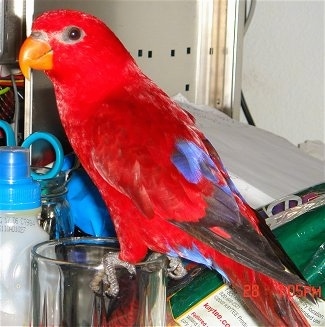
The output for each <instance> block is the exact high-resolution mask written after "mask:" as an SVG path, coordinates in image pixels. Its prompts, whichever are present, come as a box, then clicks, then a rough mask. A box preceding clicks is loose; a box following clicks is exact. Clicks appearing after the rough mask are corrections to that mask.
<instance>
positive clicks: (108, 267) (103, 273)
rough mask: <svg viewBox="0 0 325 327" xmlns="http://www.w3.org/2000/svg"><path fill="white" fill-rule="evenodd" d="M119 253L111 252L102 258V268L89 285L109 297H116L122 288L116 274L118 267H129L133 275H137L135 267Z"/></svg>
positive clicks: (96, 291)
mask: <svg viewBox="0 0 325 327" xmlns="http://www.w3.org/2000/svg"><path fill="white" fill-rule="evenodd" d="M118 255H119V253H116V252H114V253H112V252H109V253H107V254H106V255H105V256H104V258H103V259H102V265H101V269H100V270H99V271H98V272H97V273H96V274H95V276H94V278H93V280H92V281H91V282H90V285H89V286H90V288H91V289H92V290H93V291H94V292H95V293H102V294H105V295H106V296H107V297H116V296H117V295H118V293H119V290H120V289H119V283H118V280H117V275H116V268H117V267H123V268H125V269H127V270H128V271H129V273H130V274H131V276H133V275H135V273H136V271H135V267H134V266H133V265H131V264H129V263H128V262H125V261H122V260H120V259H119V258H118Z"/></svg>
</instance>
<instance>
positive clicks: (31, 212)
mask: <svg viewBox="0 0 325 327" xmlns="http://www.w3.org/2000/svg"><path fill="white" fill-rule="evenodd" d="M40 213H41V188H40V185H39V183H37V182H35V181H34V180H33V179H32V178H31V175H30V167H29V150H28V149H25V148H22V147H0V326H27V325H29V319H30V317H29V311H30V300H31V285H30V278H31V277H30V250H31V248H32V246H34V245H35V244H37V243H40V242H43V241H46V240H48V238H49V235H48V234H47V233H46V232H45V231H44V230H43V229H42V228H41V227H40V225H39V223H38V219H39V216H40Z"/></svg>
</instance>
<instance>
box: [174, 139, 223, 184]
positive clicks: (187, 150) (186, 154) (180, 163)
mask: <svg viewBox="0 0 325 327" xmlns="http://www.w3.org/2000/svg"><path fill="white" fill-rule="evenodd" d="M176 149H177V150H176V152H175V153H174V154H173V155H172V158H171V160H172V162H173V164H174V165H175V166H176V168H177V170H178V171H179V172H180V173H181V174H182V175H183V176H184V177H185V178H186V180H187V181H189V182H190V183H194V184H197V183H199V182H200V181H201V179H202V177H205V178H207V179H209V180H210V181H211V182H213V183H217V182H218V180H217V178H216V177H215V175H214V174H213V173H212V170H213V169H216V166H215V164H214V162H213V161H212V159H211V158H210V157H209V155H208V154H207V153H206V152H204V151H203V150H202V149H201V148H200V147H199V146H197V145H196V144H195V143H193V142H189V141H184V140H183V141H179V142H177V143H176Z"/></svg>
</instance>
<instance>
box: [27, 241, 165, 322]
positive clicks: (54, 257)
mask: <svg viewBox="0 0 325 327" xmlns="http://www.w3.org/2000/svg"><path fill="white" fill-rule="evenodd" d="M116 251H119V246H118V242H117V240H116V239H115V238H105V239H104V238H91V237H82V238H66V239H60V240H52V241H47V242H43V243H40V244H38V245H36V246H34V247H33V249H32V253H31V254H32V304H31V306H32V307H31V326H43V327H45V326H71V327H75V326H165V320H166V314H165V310H166V285H165V278H166V257H165V256H163V255H161V256H159V257H158V258H157V259H155V260H152V261H146V262H142V263H139V264H137V265H136V275H135V276H133V275H131V274H130V273H129V272H128V271H127V270H126V269H125V268H118V269H117V276H118V282H119V286H120V291H119V294H118V296H117V297H116V298H112V297H108V296H106V295H104V294H97V293H95V292H93V290H92V289H91V288H90V286H89V285H90V283H91V281H92V279H93V278H94V277H95V275H96V273H97V272H98V271H99V270H100V268H101V259H102V257H103V256H104V254H105V253H107V252H116Z"/></svg>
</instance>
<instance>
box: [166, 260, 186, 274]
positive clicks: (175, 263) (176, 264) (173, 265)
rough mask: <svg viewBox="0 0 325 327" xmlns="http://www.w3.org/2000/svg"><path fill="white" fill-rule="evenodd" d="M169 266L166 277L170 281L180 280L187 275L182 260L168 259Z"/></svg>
mask: <svg viewBox="0 0 325 327" xmlns="http://www.w3.org/2000/svg"><path fill="white" fill-rule="evenodd" d="M167 257H168V259H169V265H168V268H167V272H168V276H169V277H170V278H172V279H181V278H183V277H184V276H185V275H186V274H187V270H186V269H185V267H184V265H183V262H182V259H181V258H179V257H170V256H167Z"/></svg>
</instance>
